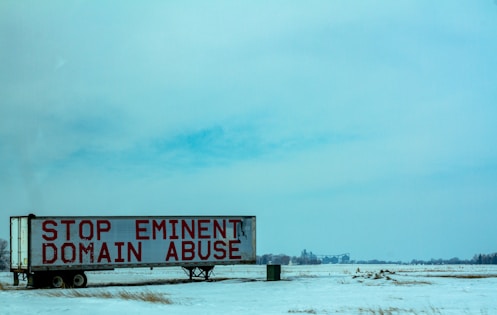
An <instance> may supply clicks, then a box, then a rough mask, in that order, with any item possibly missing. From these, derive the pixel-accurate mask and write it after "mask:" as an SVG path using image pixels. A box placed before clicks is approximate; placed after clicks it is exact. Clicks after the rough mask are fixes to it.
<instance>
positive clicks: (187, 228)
mask: <svg viewBox="0 0 497 315" xmlns="http://www.w3.org/2000/svg"><path fill="white" fill-rule="evenodd" d="M186 233H188V234H189V235H190V239H195V221H194V220H191V221H190V225H188V222H187V221H186V220H181V238H182V239H186V237H187V236H186Z"/></svg>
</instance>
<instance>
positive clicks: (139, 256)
mask: <svg viewBox="0 0 497 315" xmlns="http://www.w3.org/2000/svg"><path fill="white" fill-rule="evenodd" d="M131 254H133V255H134V256H135V260H136V261H137V262H140V261H142V243H141V242H138V250H137V249H136V248H134V247H133V243H129V242H128V262H131Z"/></svg>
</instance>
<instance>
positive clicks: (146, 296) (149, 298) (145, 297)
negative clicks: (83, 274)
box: [44, 289, 172, 304]
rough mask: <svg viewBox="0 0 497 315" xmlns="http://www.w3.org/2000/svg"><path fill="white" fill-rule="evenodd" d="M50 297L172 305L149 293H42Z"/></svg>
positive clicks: (167, 300)
mask: <svg viewBox="0 0 497 315" xmlns="http://www.w3.org/2000/svg"><path fill="white" fill-rule="evenodd" d="M44 294H45V295H47V296H51V297H70V298H100V299H116V298H118V299H123V300H133V301H143V302H150V303H159V304H172V301H171V299H169V298H167V297H165V296H164V294H160V293H154V292H150V291H143V292H129V291H126V290H122V291H119V292H116V293H112V292H109V291H98V292H95V291H86V290H81V289H79V290H60V291H59V290H58V291H47V292H45V293H44Z"/></svg>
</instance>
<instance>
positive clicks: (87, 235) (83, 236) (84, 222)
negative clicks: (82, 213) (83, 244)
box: [79, 220, 93, 240]
mask: <svg viewBox="0 0 497 315" xmlns="http://www.w3.org/2000/svg"><path fill="white" fill-rule="evenodd" d="M85 225H86V226H88V227H87V228H85ZM85 230H86V231H87V232H86V233H85ZM79 238H80V239H82V240H91V239H93V223H92V222H91V221H90V220H82V221H81V223H79Z"/></svg>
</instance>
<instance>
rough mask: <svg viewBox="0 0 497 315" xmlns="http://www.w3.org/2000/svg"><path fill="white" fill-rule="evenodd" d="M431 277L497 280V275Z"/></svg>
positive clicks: (440, 276)
mask: <svg viewBox="0 0 497 315" xmlns="http://www.w3.org/2000/svg"><path fill="white" fill-rule="evenodd" d="M430 277H434V278H456V279H486V278H497V275H493V274H488V275H484V274H481V275H432V276H430Z"/></svg>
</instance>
